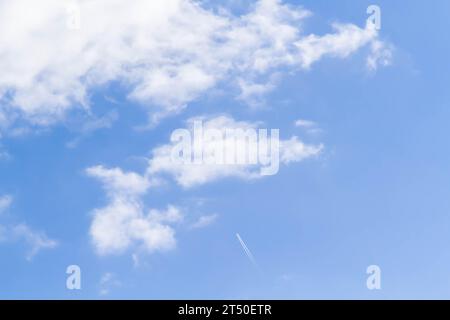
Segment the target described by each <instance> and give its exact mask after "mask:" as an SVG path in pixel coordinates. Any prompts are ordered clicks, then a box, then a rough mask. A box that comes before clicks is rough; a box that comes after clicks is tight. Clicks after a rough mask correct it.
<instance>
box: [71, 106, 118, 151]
mask: <svg viewBox="0 0 450 320" xmlns="http://www.w3.org/2000/svg"><path fill="white" fill-rule="evenodd" d="M118 118H119V113H118V112H117V111H116V110H112V111H109V112H108V113H106V114H105V115H103V116H101V117H95V116H94V117H92V116H91V117H88V118H87V119H83V120H82V121H81V123H76V124H75V125H76V126H77V129H76V130H77V132H78V133H79V136H78V137H76V138H75V139H73V140H71V141H70V142H69V143H67V147H68V148H75V147H77V145H78V143H79V142H80V141H81V140H82V139H83V138H85V137H86V136H89V135H90V134H92V133H93V132H95V131H98V130H101V129H109V128H111V127H112V126H113V124H114V122H116V121H117V119H118Z"/></svg>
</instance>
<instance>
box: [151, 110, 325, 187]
mask: <svg viewBox="0 0 450 320" xmlns="http://www.w3.org/2000/svg"><path fill="white" fill-rule="evenodd" d="M197 121H201V122H202V129H203V132H204V133H205V134H204V135H199V134H196V133H195V132H196V131H195V127H194V126H195V123H196V122H197ZM258 127H259V124H258V123H250V122H245V121H236V120H235V119H233V118H232V117H230V116H228V115H221V116H216V117H210V118H205V117H203V118H202V117H200V118H192V119H189V120H188V128H189V134H190V137H191V145H192V146H193V147H192V154H195V153H197V152H199V151H200V152H203V154H204V159H205V160H204V161H203V162H202V163H192V162H179V161H175V160H176V159H174V157H173V154H174V150H177V145H178V142H176V141H174V142H171V143H169V144H166V145H163V146H161V147H159V148H157V149H155V150H154V151H153V156H152V158H151V159H150V161H149V167H148V171H147V175H148V176H155V175H158V174H169V175H170V176H172V177H173V178H174V179H175V180H176V181H177V183H178V184H180V185H181V186H183V187H193V186H197V185H201V184H205V183H208V182H212V181H215V180H218V179H221V178H227V177H237V178H241V179H246V180H250V179H258V178H261V177H262V175H261V172H262V171H261V169H262V168H263V167H273V168H275V169H276V170H275V171H274V173H276V172H277V171H278V165H279V163H281V164H289V163H291V162H299V161H302V160H304V159H307V158H310V157H314V156H317V155H319V154H320V152H321V151H322V149H323V146H322V145H307V144H305V143H303V142H302V141H300V139H299V138H298V137H296V136H294V137H292V138H290V139H289V140H280V141H279V143H280V145H279V152H277V153H276V154H275V152H273V150H274V149H273V148H271V146H270V147H268V146H267V144H270V143H269V142H268V141H270V130H268V131H267V133H268V138H269V140H268V141H264V140H261V139H260V136H255V139H249V138H248V137H249V136H250V135H245V134H244V135H238V136H227V132H229V130H236V129H238V130H242V132H244V133H249V130H253V132H258V131H257V130H258ZM211 130H215V131H216V132H218V133H219V134H220V135H221V136H222V139H207V138H205V135H206V132H207V131H211ZM238 146H246V149H241V152H240V151H239V150H238V148H239V147H238ZM261 149H262V150H268V151H269V152H268V153H269V154H270V157H268V158H270V160H269V159H268V160H269V161H268V162H267V163H265V164H263V163H261V162H260V161H258V162H255V163H252V162H250V161H247V162H243V163H237V162H224V163H216V162H215V161H214V159H208V157H211V158H213V157H215V156H216V155H217V154H215V153H214V152H217V150H221V153H222V154H223V156H224V158H226V157H227V155H235V157H234V159H237V154H238V153H239V152H240V153H245V154H249V153H250V152H252V151H254V152H253V153H258V150H261ZM207 150H212V152H211V153H208V151H207ZM272 156H273V157H272ZM208 160H213V161H211V162H208ZM259 160H261V159H259Z"/></svg>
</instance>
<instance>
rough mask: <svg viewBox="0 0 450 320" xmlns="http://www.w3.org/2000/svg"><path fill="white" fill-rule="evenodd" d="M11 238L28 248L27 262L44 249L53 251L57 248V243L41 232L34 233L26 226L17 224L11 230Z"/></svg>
mask: <svg viewBox="0 0 450 320" xmlns="http://www.w3.org/2000/svg"><path fill="white" fill-rule="evenodd" d="M11 232H12V235H13V237H16V238H17V239H19V240H23V241H25V243H26V244H27V245H28V246H29V247H30V250H29V252H28V253H27V260H31V259H33V257H34V256H35V255H36V254H38V253H39V252H40V251H41V250H44V249H53V248H55V247H56V246H58V242H57V241H55V240H53V239H50V238H48V237H47V235H46V234H45V233H43V232H36V231H34V230H33V229H31V228H30V227H29V226H27V225H26V224H19V225H17V226H14V227H13V228H12V230H11Z"/></svg>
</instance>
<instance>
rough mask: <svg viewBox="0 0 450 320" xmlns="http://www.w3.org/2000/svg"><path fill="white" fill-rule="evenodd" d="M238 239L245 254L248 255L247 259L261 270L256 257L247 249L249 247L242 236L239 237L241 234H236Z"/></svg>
mask: <svg viewBox="0 0 450 320" xmlns="http://www.w3.org/2000/svg"><path fill="white" fill-rule="evenodd" d="M236 237H237V238H238V240H239V243H240V244H241V246H242V249H244V252H245V254H246V255H247V257H248V258H249V259H250V261H251V262H252V263H253V264H254V265H255V266H256V267H257V268H258V269H259V266H258V264H257V263H256V260H255V257H254V256H253V254H252V252H251V251H250V249H249V248H248V247H247V245H246V244H245V242H244V240H242V238H241V236H240V235H239V233H236Z"/></svg>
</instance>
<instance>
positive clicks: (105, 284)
mask: <svg viewBox="0 0 450 320" xmlns="http://www.w3.org/2000/svg"><path fill="white" fill-rule="evenodd" d="M99 285H100V295H102V296H104V295H108V294H109V293H110V292H111V290H112V289H113V288H117V287H120V286H122V283H121V282H120V281H119V280H118V279H117V276H116V275H115V274H114V273H112V272H106V273H104V274H103V275H102V277H101V278H100V284H99Z"/></svg>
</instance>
